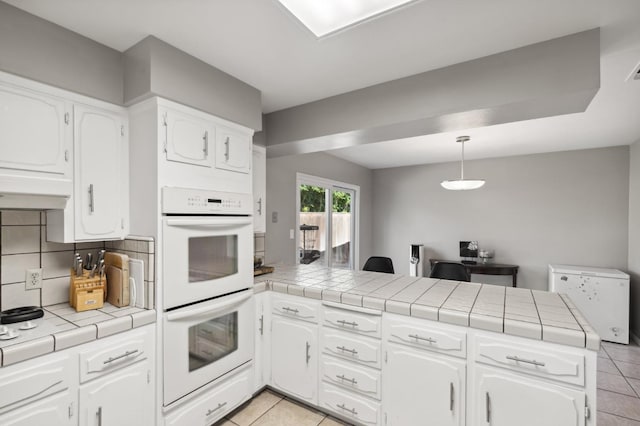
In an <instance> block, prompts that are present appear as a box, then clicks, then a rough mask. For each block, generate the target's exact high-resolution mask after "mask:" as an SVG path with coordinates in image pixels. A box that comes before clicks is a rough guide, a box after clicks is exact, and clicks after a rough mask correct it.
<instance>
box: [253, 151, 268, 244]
mask: <svg viewBox="0 0 640 426" xmlns="http://www.w3.org/2000/svg"><path fill="white" fill-rule="evenodd" d="M266 199H267V150H266V149H265V148H263V147H261V146H254V147H253V232H266V231H267V220H266V214H267V210H266V208H267V205H266Z"/></svg>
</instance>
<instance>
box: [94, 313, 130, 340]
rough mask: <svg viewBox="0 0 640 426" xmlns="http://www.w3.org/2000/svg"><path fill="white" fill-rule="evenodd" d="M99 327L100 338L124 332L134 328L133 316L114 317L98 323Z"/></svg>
mask: <svg viewBox="0 0 640 426" xmlns="http://www.w3.org/2000/svg"><path fill="white" fill-rule="evenodd" d="M96 326H97V327H98V339H102V338H104V337H107V336H112V335H114V334H118V333H122V332H123V331H127V330H129V329H131V328H132V318H131V317H130V316H126V317H120V318H114V319H111V320H108V321H102V322H99V323H97V324H96Z"/></svg>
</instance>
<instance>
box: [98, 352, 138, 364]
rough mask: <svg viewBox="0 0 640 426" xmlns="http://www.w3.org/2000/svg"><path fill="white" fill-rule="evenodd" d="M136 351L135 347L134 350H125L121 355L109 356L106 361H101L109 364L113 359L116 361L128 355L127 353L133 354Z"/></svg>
mask: <svg viewBox="0 0 640 426" xmlns="http://www.w3.org/2000/svg"><path fill="white" fill-rule="evenodd" d="M137 352H138V350H137V349H135V350H133V351H126V352H125V353H123V354H122V355H118V356H116V357H109V359H107V360H106V361H103V362H102V363H103V364H105V365H106V364H110V363H112V362H114V361H117V360H119V359H122V358H126V357H128V356H129V355H133V354H135V353H137Z"/></svg>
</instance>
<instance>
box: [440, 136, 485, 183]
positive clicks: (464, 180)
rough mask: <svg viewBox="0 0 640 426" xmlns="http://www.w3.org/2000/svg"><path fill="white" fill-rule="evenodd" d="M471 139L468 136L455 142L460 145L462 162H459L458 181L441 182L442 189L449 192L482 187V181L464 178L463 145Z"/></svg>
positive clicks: (460, 137) (459, 137)
mask: <svg viewBox="0 0 640 426" xmlns="http://www.w3.org/2000/svg"><path fill="white" fill-rule="evenodd" d="M470 140H471V138H470V137H469V136H458V137H457V138H456V142H460V143H461V144H462V161H461V162H460V179H458V180H443V181H442V182H441V183H440V185H442V187H443V188H444V189H449V190H451V191H467V190H470V189H478V188H480V187H481V186H482V185H484V181H483V180H471V179H465V178H464V143H465V142H469V141H470Z"/></svg>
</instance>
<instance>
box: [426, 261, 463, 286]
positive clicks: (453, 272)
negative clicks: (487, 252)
mask: <svg viewBox="0 0 640 426" xmlns="http://www.w3.org/2000/svg"><path fill="white" fill-rule="evenodd" d="M429 277H430V278H440V279H443V280H453V281H467V282H469V281H471V277H470V276H469V273H467V268H466V267H465V266H464V265H463V264H462V263H456V262H436V264H435V265H433V268H431V274H430V275H429Z"/></svg>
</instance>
